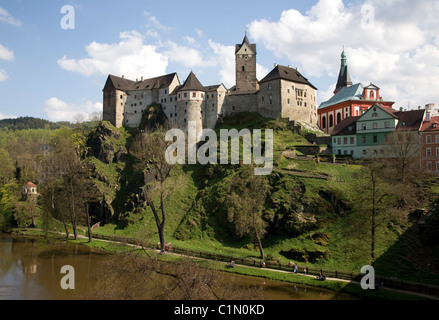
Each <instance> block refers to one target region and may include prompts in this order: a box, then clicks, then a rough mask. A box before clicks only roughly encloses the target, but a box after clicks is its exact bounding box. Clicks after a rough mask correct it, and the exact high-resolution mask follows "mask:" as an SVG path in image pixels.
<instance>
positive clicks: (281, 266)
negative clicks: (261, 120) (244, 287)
mask: <svg viewBox="0 0 439 320" xmlns="http://www.w3.org/2000/svg"><path fill="white" fill-rule="evenodd" d="M93 238H96V239H102V240H107V241H115V242H120V243H127V244H132V245H136V246H142V247H143V248H146V249H157V245H154V244H151V243H144V242H142V241H139V240H136V239H132V238H126V237H121V236H106V235H99V234H95V235H93ZM167 250H168V251H169V252H173V253H176V254H181V255H185V256H191V257H196V258H201V259H207V260H213V261H222V262H226V263H230V262H231V261H234V262H235V264H239V265H245V266H250V267H261V262H262V261H261V259H256V258H240V257H233V256H231V255H223V254H216V253H207V252H203V251H198V250H190V249H183V248H176V247H172V249H171V248H167ZM264 262H265V268H266V269H270V270H281V271H286V272H291V273H293V266H291V265H290V264H285V263H281V262H278V261H271V260H265V261H264ZM296 272H297V273H298V274H299V273H300V274H304V273H305V268H304V267H298V268H297V271H296ZM320 272H322V273H323V274H324V275H325V276H326V277H327V278H335V279H340V280H348V281H357V282H359V281H361V278H362V277H363V276H364V274H361V273H346V272H340V271H337V270H336V271H331V270H324V269H312V268H311V269H310V268H307V272H306V274H307V275H314V276H318V275H320ZM375 283H376V285H377V286H384V287H386V288H392V289H398V290H404V291H412V292H417V293H423V294H427V295H431V296H438V297H439V286H434V285H429V284H423V283H416V282H411V281H405V280H399V279H393V278H388V277H382V276H376V277H375Z"/></svg>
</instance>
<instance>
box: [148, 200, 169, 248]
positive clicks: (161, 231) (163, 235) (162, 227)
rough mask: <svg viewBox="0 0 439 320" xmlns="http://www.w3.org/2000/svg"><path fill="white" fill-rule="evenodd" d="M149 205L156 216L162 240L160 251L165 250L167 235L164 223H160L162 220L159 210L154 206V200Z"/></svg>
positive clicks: (149, 201)
mask: <svg viewBox="0 0 439 320" xmlns="http://www.w3.org/2000/svg"><path fill="white" fill-rule="evenodd" d="M148 204H149V206H150V207H151V210H152V213H153V214H154V218H155V223H156V225H157V230H158V232H159V238H160V250H162V251H164V250H165V234H164V226H165V225H164V223H163V222H162V223H160V218H159V216H158V214H157V210H156V208H155V206H154V202H153V201H152V200H148Z"/></svg>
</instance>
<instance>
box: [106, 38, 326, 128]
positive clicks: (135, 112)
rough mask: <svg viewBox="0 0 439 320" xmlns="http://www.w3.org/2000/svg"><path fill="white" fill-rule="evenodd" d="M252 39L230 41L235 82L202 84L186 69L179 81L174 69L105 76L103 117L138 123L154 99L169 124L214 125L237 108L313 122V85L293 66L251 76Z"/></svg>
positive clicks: (254, 52)
mask: <svg viewBox="0 0 439 320" xmlns="http://www.w3.org/2000/svg"><path fill="white" fill-rule="evenodd" d="M256 57H257V49H256V44H252V43H250V41H249V39H248V37H247V34H246V35H245V37H244V39H243V41H242V43H240V44H236V46H235V64H236V65H235V80H236V81H235V85H234V86H233V87H232V88H226V87H225V86H224V84H216V85H208V86H204V85H203V84H201V82H200V81H199V80H198V78H197V76H196V75H195V74H194V73H193V72H190V74H189V75H188V77H187V78H186V80H185V81H184V82H183V84H181V82H180V78H179V77H178V75H177V73H171V74H168V75H163V76H160V77H156V78H152V79H144V78H143V77H141V78H140V79H136V80H135V81H134V80H129V79H126V78H125V77H124V76H122V77H118V76H114V75H109V76H108V78H107V81H106V83H105V86H104V89H103V120H107V121H109V122H111V123H112V124H113V125H114V126H116V127H122V126H128V127H138V126H139V125H140V122H141V119H142V114H143V111H144V110H145V109H146V108H147V107H148V106H149V105H151V104H152V103H159V104H161V106H162V109H163V112H164V113H165V114H166V116H167V117H168V119H169V121H170V122H171V123H174V124H175V125H176V126H177V127H178V128H180V129H182V130H185V129H187V125H188V123H189V122H191V121H192V122H195V123H196V124H197V128H199V130H201V129H204V128H210V129H213V128H215V126H216V124H217V122H218V120H219V119H221V118H224V117H227V116H231V115H233V114H237V113H240V112H257V113H259V114H260V115H261V116H264V117H267V118H271V119H277V118H286V119H288V120H289V121H298V122H304V123H307V124H310V125H313V126H317V124H318V114H317V88H316V87H315V86H314V85H312V84H311V83H310V82H309V81H308V79H307V78H305V77H304V76H303V75H302V74H301V73H300V72H299V71H298V70H297V68H291V67H290V66H282V65H277V64H275V65H274V69H273V70H272V71H271V72H269V73H268V74H267V75H266V76H265V77H264V78H263V79H261V80H258V79H257V77H256Z"/></svg>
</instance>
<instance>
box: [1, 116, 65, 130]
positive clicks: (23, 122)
mask: <svg viewBox="0 0 439 320" xmlns="http://www.w3.org/2000/svg"><path fill="white" fill-rule="evenodd" d="M66 126H68V127H69V126H71V124H70V123H69V122H51V121H49V120H44V119H40V118H34V117H19V118H15V119H2V120H0V130H1V129H6V130H11V131H18V130H26V129H52V130H53V129H59V128H62V127H66Z"/></svg>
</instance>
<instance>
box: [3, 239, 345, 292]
mask: <svg viewBox="0 0 439 320" xmlns="http://www.w3.org/2000/svg"><path fill="white" fill-rule="evenodd" d="M118 260H119V259H116V260H115V259H114V255H109V254H104V253H102V252H99V251H96V250H93V249H91V248H88V247H85V246H80V245H75V244H70V243H66V242H48V241H45V240H41V239H38V240H34V239H27V238H15V237H11V236H9V235H2V234H0V299H2V300H5V299H6V300H11V299H13V300H74V299H97V298H104V299H105V298H107V297H106V295H105V291H104V292H100V295H99V296H98V295H95V292H96V290H98V289H97V288H106V287H109V286H110V287H111V286H114V285H115V283H116V282H115V281H114V278H111V277H107V275H109V272H106V270H108V268H114V267H115V266H116V264H117V263H118ZM119 263H120V264H121V263H123V262H122V260H120V261H119ZM65 265H71V266H72V267H73V268H74V270H75V290H63V289H62V288H61V285H60V284H61V279H62V278H63V277H64V276H65V275H64V274H61V272H60V271H61V268H62V267H63V266H65ZM118 267H119V266H118ZM120 267H121V268H122V267H123V266H120ZM105 268H107V269H105ZM218 278H219V279H220V280H219V281H220V282H222V283H224V284H230V283H233V284H234V285H238V286H239V287H240V288H244V289H245V288H251V287H254V286H255V285H256V286H259V287H261V288H262V296H261V298H262V299H267V300H287V299H288V300H304V299H307V300H328V299H351V297H350V296H347V295H344V294H339V293H337V292H333V291H329V290H324V289H317V288H313V287H307V286H300V285H294V284H289V283H284V282H278V281H271V280H266V279H262V278H255V277H246V276H239V275H233V274H228V273H218ZM110 281H111V283H108V282H110ZM136 281H137V280H134V282H136ZM142 281H143V279H142ZM154 281H166V279H165V278H162V277H160V279H154ZM126 284H127V283H126V282H125V283H124V282H120V283H119V284H118V285H126ZM145 286H149V284H148V282H145ZM144 289H145V288H143V289H142V290H143V291H146V290H144ZM91 295H92V296H91ZM147 298H151V299H157V298H160V297H151V296H147ZM140 299H142V297H141V296H140Z"/></svg>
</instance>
